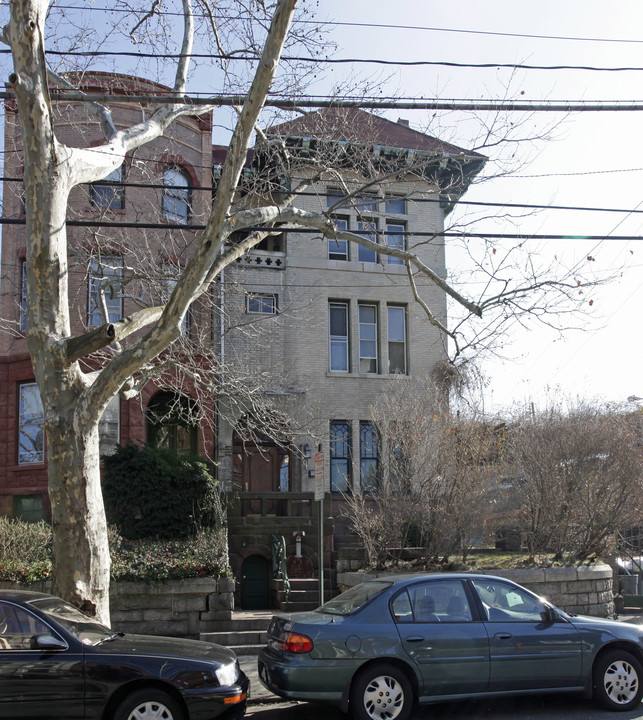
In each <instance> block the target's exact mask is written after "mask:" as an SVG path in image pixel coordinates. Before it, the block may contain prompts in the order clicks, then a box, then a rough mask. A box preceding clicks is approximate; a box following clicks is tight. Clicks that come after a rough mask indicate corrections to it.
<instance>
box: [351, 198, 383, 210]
mask: <svg viewBox="0 0 643 720" xmlns="http://www.w3.org/2000/svg"><path fill="white" fill-rule="evenodd" d="M354 203H355V209H356V210H357V212H364V211H366V212H377V203H378V197H377V195H360V196H359V197H357V198H355V201H354Z"/></svg>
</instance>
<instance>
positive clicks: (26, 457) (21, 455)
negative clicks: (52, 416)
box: [18, 383, 45, 465]
mask: <svg viewBox="0 0 643 720" xmlns="http://www.w3.org/2000/svg"><path fill="white" fill-rule="evenodd" d="M43 421H44V413H43V409H42V401H41V400H40V392H39V391H38V385H36V383H24V384H23V385H20V387H19V408H18V464H19V465H27V464H29V463H43V462H44V461H45V431H44V430H43V427H42V424H43Z"/></svg>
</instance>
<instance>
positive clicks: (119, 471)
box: [103, 445, 224, 540]
mask: <svg viewBox="0 0 643 720" xmlns="http://www.w3.org/2000/svg"><path fill="white" fill-rule="evenodd" d="M104 468H105V469H104V473H103V497H104V498H105V511H106V513H107V519H108V521H109V522H110V523H113V524H114V525H116V526H117V527H118V529H119V531H120V533H121V534H122V535H123V537H126V538H128V539H130V540H135V539H139V538H165V539H172V538H181V537H189V536H194V535H195V534H196V533H197V531H198V530H200V529H202V528H221V527H222V526H223V525H224V515H223V511H222V507H221V500H220V498H219V492H218V487H217V481H216V480H215V479H214V477H213V475H212V473H211V471H210V470H211V464H210V463H208V462H207V461H206V460H204V459H203V458H201V457H198V456H185V455H177V454H176V453H174V452H171V451H170V450H166V449H164V448H154V447H151V446H149V445H146V446H144V447H143V448H139V447H137V446H135V445H126V446H121V447H119V448H118V449H117V450H116V452H115V453H114V454H113V455H110V456H108V457H105V458H104Z"/></svg>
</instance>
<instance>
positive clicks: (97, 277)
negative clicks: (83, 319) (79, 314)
mask: <svg viewBox="0 0 643 720" xmlns="http://www.w3.org/2000/svg"><path fill="white" fill-rule="evenodd" d="M122 280H123V258H122V257H120V255H103V256H102V257H101V258H100V260H98V259H93V260H92V262H91V266H90V271H89V310H88V312H89V324H90V325H91V326H92V327H98V326H99V325H102V324H103V323H104V322H117V321H118V320H120V319H121V318H122V317H123V295H122V285H123V283H122ZM103 301H104V303H105V308H106V310H107V320H105V319H104V318H103V312H102V307H103Z"/></svg>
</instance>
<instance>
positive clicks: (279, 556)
mask: <svg viewBox="0 0 643 720" xmlns="http://www.w3.org/2000/svg"><path fill="white" fill-rule="evenodd" d="M272 576H273V578H275V579H276V580H281V582H282V587H283V592H284V599H285V601H286V602H288V600H289V599H290V580H288V571H287V569H286V538H285V537H284V536H283V535H275V534H274V533H273V536H272Z"/></svg>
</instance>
